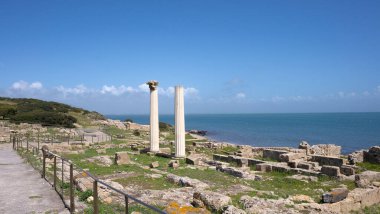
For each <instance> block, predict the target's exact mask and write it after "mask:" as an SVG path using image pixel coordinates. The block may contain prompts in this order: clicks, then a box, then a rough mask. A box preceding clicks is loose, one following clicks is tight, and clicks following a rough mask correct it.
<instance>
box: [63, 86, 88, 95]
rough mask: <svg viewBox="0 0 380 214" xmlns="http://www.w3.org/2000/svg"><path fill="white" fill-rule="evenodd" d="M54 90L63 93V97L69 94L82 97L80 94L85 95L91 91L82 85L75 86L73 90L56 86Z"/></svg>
mask: <svg viewBox="0 0 380 214" xmlns="http://www.w3.org/2000/svg"><path fill="white" fill-rule="evenodd" d="M56 89H57V91H59V92H61V93H63V95H64V96H67V95H69V94H73V95H82V94H85V93H88V92H90V91H91V90H90V89H88V88H87V87H86V86H84V85H83V84H81V85H77V86H76V87H74V88H65V87H63V86H58V87H57V88H56Z"/></svg>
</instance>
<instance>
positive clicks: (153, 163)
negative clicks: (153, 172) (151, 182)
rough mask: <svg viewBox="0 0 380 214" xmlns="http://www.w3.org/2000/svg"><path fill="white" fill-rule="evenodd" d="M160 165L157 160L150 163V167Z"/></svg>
mask: <svg viewBox="0 0 380 214" xmlns="http://www.w3.org/2000/svg"><path fill="white" fill-rule="evenodd" d="M159 166H160V163H158V161H154V162H152V163H151V164H150V168H157V167H159Z"/></svg>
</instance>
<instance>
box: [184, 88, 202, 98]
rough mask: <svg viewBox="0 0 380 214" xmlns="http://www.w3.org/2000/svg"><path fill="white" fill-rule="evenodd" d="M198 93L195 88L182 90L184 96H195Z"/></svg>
mask: <svg viewBox="0 0 380 214" xmlns="http://www.w3.org/2000/svg"><path fill="white" fill-rule="evenodd" d="M198 93H199V91H198V89H196V88H192V87H190V88H185V89H184V94H185V96H197V95H198Z"/></svg>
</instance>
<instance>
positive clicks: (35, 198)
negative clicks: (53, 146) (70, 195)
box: [0, 144, 69, 214]
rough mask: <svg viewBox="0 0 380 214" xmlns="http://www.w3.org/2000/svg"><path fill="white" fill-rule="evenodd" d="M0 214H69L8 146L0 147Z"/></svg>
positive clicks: (36, 175)
mask: <svg viewBox="0 0 380 214" xmlns="http://www.w3.org/2000/svg"><path fill="white" fill-rule="evenodd" d="M0 213H2V214H8V213H9V214H19V213H20V214H23V213H69V212H68V210H67V209H65V207H64V205H63V202H62V201H61V199H60V197H59V196H58V194H57V193H56V192H55V191H54V190H53V188H52V187H51V185H50V184H49V183H47V182H46V181H45V180H44V179H41V175H40V174H39V172H37V171H36V170H34V169H33V168H32V167H31V166H30V165H28V164H26V163H24V161H23V160H22V159H21V158H20V156H19V155H18V154H17V153H16V152H15V151H13V150H12V146H11V144H0Z"/></svg>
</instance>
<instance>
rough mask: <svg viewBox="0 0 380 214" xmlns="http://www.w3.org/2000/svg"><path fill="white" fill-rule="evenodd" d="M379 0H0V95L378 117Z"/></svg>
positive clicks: (168, 108)
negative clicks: (179, 90)
mask: <svg viewBox="0 0 380 214" xmlns="http://www.w3.org/2000/svg"><path fill="white" fill-rule="evenodd" d="M379 8H380V1H377V0H373V1H346V0H345V1H325V0H323V1H303V0H302V1H301V0H300V1H295V0H294V1H290V0H289V1H283V0H268V1H220V0H217V1H216V0H215V1H201V0H199V1H198V0H196V1H158V0H155V1H121V0H120V1H116V0H113V1H94V0H92V1H82V0H53V1H52V0H46V1H28V0H23V1H21V0H3V1H0V74H1V79H0V96H10V97H34V98H40V99H45V100H55V101H60V102H65V103H68V104H72V105H75V106H79V107H84V108H88V109H91V110H97V111H100V112H102V113H106V114H131V113H136V114H139V113H148V111H149V94H148V93H147V92H146V87H143V83H144V82H146V81H148V80H151V79H155V80H158V81H159V82H160V87H161V89H160V112H161V113H172V112H173V93H172V92H173V88H172V87H173V86H175V85H178V84H181V85H184V87H185V88H186V112H187V113H243V112H244V113H247V112H249V113H251V112H252V113H262V112H349V111H379V109H380V13H379V12H378V11H379Z"/></svg>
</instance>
